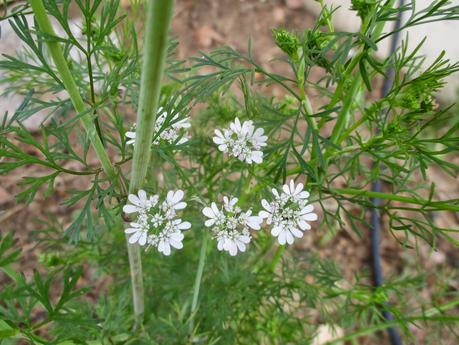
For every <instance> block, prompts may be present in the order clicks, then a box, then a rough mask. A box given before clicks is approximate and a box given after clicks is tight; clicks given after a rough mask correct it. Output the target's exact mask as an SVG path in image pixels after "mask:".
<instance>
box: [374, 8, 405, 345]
mask: <svg viewBox="0 0 459 345" xmlns="http://www.w3.org/2000/svg"><path fill="white" fill-rule="evenodd" d="M403 5H404V0H400V4H399V6H400V7H402V6H403ZM401 24H402V12H398V17H397V20H396V21H395V28H394V29H395V33H394V34H393V36H392V39H391V45H390V55H389V56H393V55H394V53H395V50H396V49H397V46H398V44H399V41H400V31H399V29H400V27H401ZM393 82H394V69H393V67H389V69H388V70H387V73H386V77H385V78H384V83H383V86H382V90H381V94H382V96H383V97H384V96H386V95H387V94H388V93H389V91H390V89H391V87H392V84H393ZM381 187H382V183H381V180H380V179H379V178H378V179H377V180H375V181H374V182H373V183H372V185H371V190H372V191H373V192H381V189H382V188H381ZM371 203H372V204H373V207H372V208H371V229H370V230H371V261H372V262H371V264H372V269H373V280H374V286H375V287H379V286H381V285H382V284H383V283H384V275H383V271H382V266H381V250H380V247H379V244H380V242H381V219H380V213H379V210H378V208H379V206H380V205H381V199H379V198H372V199H371ZM383 316H384V318H385V319H386V321H388V322H390V321H392V320H393V319H394V316H393V315H392V314H391V313H390V312H388V311H387V310H384V311H383ZM387 333H388V335H389V338H390V342H391V344H392V345H402V344H403V342H402V338H401V337H400V333H399V332H398V330H397V328H396V327H389V328H388V329H387Z"/></svg>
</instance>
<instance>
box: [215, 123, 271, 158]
mask: <svg viewBox="0 0 459 345" xmlns="http://www.w3.org/2000/svg"><path fill="white" fill-rule="evenodd" d="M263 134H264V130H263V128H256V129H255V126H254V125H253V121H244V122H243V123H242V124H241V122H240V121H239V119H238V118H236V119H235V120H234V122H232V123H231V124H230V127H229V128H225V129H223V132H222V131H221V130H219V129H216V130H215V136H214V137H213V141H214V143H215V144H217V145H218V149H219V150H220V151H222V152H228V153H229V154H230V155H232V156H234V157H236V158H238V159H239V160H240V161H243V162H246V163H248V164H252V162H254V163H261V162H262V161H263V152H262V151H261V148H262V147H263V146H266V140H267V139H268V137H267V136H265V135H263Z"/></svg>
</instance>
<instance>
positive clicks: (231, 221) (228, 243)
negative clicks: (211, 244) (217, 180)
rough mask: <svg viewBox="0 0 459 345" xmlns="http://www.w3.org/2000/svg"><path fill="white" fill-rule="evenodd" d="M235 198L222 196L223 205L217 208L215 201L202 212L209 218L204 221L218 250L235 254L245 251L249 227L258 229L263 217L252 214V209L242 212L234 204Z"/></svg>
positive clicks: (248, 239) (248, 240)
mask: <svg viewBox="0 0 459 345" xmlns="http://www.w3.org/2000/svg"><path fill="white" fill-rule="evenodd" d="M237 201H238V199H237V198H228V197H226V196H224V197H223V202H224V204H223V207H222V208H218V207H217V204H215V202H212V204H211V206H210V207H205V208H204V209H203V210H202V213H203V214H204V215H205V216H206V217H207V218H209V219H207V220H206V222H205V223H204V224H205V226H207V227H209V228H210V231H211V232H212V235H213V237H214V238H215V239H216V240H217V248H218V250H220V251H221V250H224V251H227V252H229V254H230V255H231V256H235V255H236V254H237V253H238V251H240V252H245V250H246V245H247V244H249V243H250V241H251V239H252V236H251V235H250V229H254V230H259V229H260V224H261V223H262V222H263V219H262V218H261V217H259V216H252V210H250V209H249V210H248V211H246V212H243V211H242V210H241V209H240V208H239V207H238V206H236V204H237Z"/></svg>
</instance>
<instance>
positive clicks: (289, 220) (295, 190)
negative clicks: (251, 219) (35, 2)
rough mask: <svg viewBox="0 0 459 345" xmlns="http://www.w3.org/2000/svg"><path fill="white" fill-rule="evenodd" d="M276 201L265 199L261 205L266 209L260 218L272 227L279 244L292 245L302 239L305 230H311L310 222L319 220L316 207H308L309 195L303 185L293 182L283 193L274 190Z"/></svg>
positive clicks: (285, 187) (286, 186) (260, 214)
mask: <svg viewBox="0 0 459 345" xmlns="http://www.w3.org/2000/svg"><path fill="white" fill-rule="evenodd" d="M272 193H273V195H274V199H273V200H272V201H271V202H268V201H266V200H265V199H263V200H262V201H261V205H262V206H263V208H264V209H265V210H264V211H260V213H259V216H260V217H262V218H264V219H266V223H267V224H268V225H272V228H271V234H272V235H273V236H275V237H277V240H278V241H279V244H282V245H283V244H285V243H288V244H292V243H293V241H294V239H295V237H297V238H302V237H303V232H304V231H305V230H310V229H311V226H310V225H309V223H308V222H311V221H315V220H317V218H318V217H317V214H316V213H314V212H313V211H314V206H313V205H310V204H309V205H308V198H309V193H308V192H307V191H303V184H302V183H299V184H298V185H297V186H295V184H294V182H293V180H291V181H290V184H289V185H284V186H283V188H282V192H281V193H279V192H278V191H277V190H276V189H274V188H273V189H272Z"/></svg>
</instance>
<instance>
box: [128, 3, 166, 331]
mask: <svg viewBox="0 0 459 345" xmlns="http://www.w3.org/2000/svg"><path fill="white" fill-rule="evenodd" d="M173 6H174V1H173V0H151V1H149V2H148V5H147V18H146V20H147V24H146V29H145V37H144V45H143V66H142V76H141V81H140V96H139V108H138V109H137V127H136V128H137V129H136V141H135V145H134V155H133V163H132V178H131V182H130V185H129V193H130V194H132V193H136V192H137V191H138V190H139V189H140V188H142V187H143V185H144V184H145V178H146V176H147V170H148V166H149V164H150V156H151V141H152V138H153V132H154V126H155V121H156V112H157V109H158V101H159V94H160V90H161V78H162V75H163V69H164V61H165V59H166V51H167V36H168V32H169V27H170V23H171V19H172V9H173ZM127 246H128V254H129V263H130V268H131V281H132V293H133V304H134V316H135V319H136V322H137V324H142V319H143V314H144V288H143V277H142V261H141V256H140V247H139V245H137V244H135V245H130V244H128V245H127Z"/></svg>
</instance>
